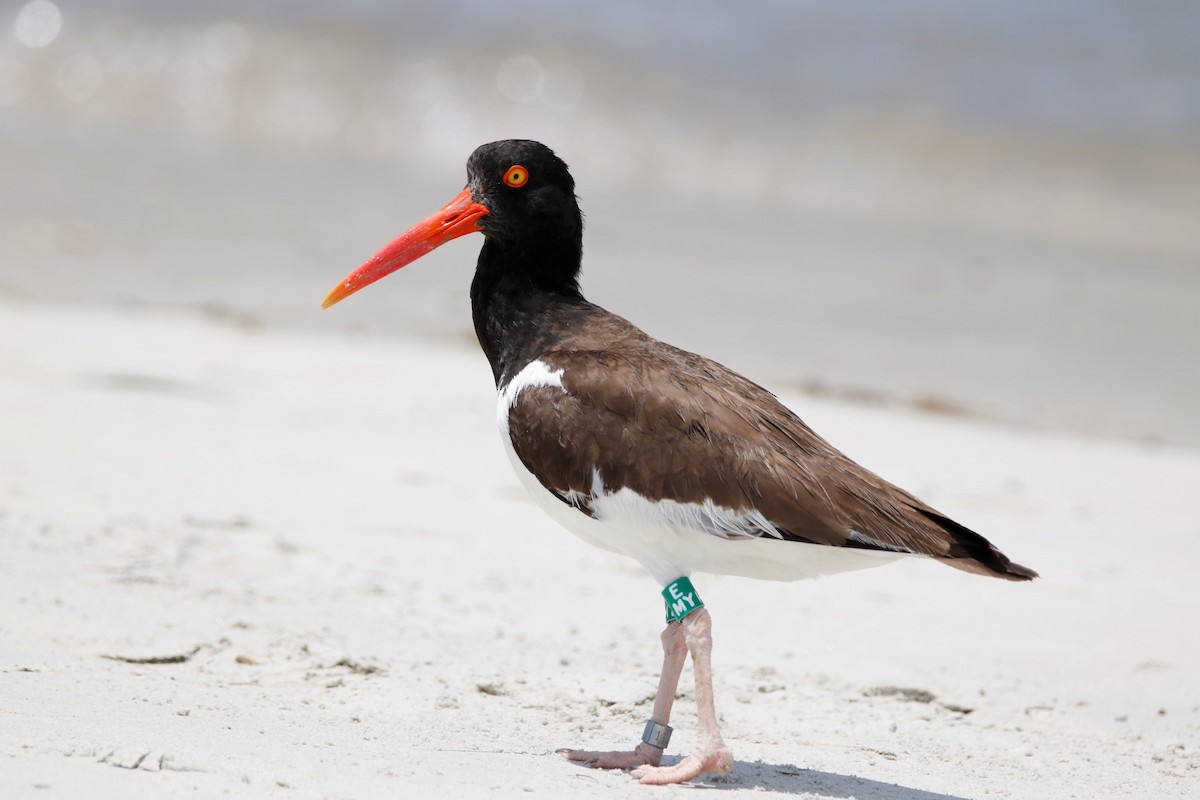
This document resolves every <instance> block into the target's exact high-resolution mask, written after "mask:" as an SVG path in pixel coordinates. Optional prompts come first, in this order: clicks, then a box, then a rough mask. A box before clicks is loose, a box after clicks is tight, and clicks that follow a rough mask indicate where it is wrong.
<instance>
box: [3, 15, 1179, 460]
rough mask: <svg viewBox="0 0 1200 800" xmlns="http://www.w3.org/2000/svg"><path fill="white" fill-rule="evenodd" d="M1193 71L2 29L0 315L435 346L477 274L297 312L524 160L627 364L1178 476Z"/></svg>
mask: <svg viewBox="0 0 1200 800" xmlns="http://www.w3.org/2000/svg"><path fill="white" fill-rule="evenodd" d="M1197 41H1200V4H1196V3H1191V2H1150V3H1140V2H1132V1H1131V0H1130V1H1126V2H1113V1H1111V0H1110V1H1109V2H1062V3H1054V4H1044V3H1034V2H1007V3H1002V2H982V3H970V4H967V3H955V2H948V1H940V2H914V3H903V4H900V3H887V2H882V0H874V1H873V2H860V3H843V2H832V0H828V1H826V2H816V3H806V4H795V3H787V2H762V3H747V4H740V5H737V6H736V7H734V6H731V5H730V4H722V3H715V2H690V3H685V2H673V3H658V4H642V3H634V2H628V0H619V1H618V2H610V3H605V4H587V5H584V4H550V3H534V2H516V3H507V4H501V3H482V2H478V1H474V2H441V3H436V4H410V3H390V2H383V1H382V0H378V1H376V0H354V1H353V2H350V3H338V4H333V3H317V2H285V0H254V1H253V2H243V3H236V4H235V3H221V2H217V3H205V4H194V3H170V2H165V3H164V2H157V3H151V2H148V0H131V1H130V2H121V1H120V0H113V1H112V2H74V3H68V2H60V1H59V0H53V2H52V1H51V0H32V2H26V3H10V4H5V5H0V148H2V149H0V175H2V176H3V184H4V186H5V189H4V191H3V192H2V193H0V298H2V297H10V298H12V299H13V300H14V301H17V302H22V301H30V302H64V303H82V304H101V305H121V306H123V307H137V308H141V307H167V308H186V309H199V310H201V311H202V312H204V313H208V314H210V315H215V316H219V317H222V318H227V319H233V320H240V321H242V322H243V323H245V324H250V325H285V326H291V327H303V328H310V329H318V330H319V329H326V330H329V329H343V328H345V327H355V328H364V329H366V330H370V331H375V332H381V333H386V334H393V333H395V334H402V335H406V336H412V335H430V336H437V337H441V338H447V339H451V340H463V341H465V340H467V339H468V338H469V336H470V321H469V318H468V311H467V303H466V300H465V294H466V284H467V282H468V281H469V275H470V268H471V266H472V264H473V260H474V250H475V244H465V243H456V244H455V245H454V246H453V247H450V248H445V252H439V253H437V254H435V255H434V256H431V257H430V259H428V262H429V263H425V262H422V264H420V265H416V266H414V267H412V268H410V269H409V270H406V271H405V273H404V274H403V275H402V276H396V277H394V278H392V279H391V280H390V281H388V282H387V283H385V284H381V286H380V287H378V288H377V289H375V290H373V291H372V292H369V293H364V294H363V295H362V296H356V298H355V301H354V302H355V306H354V307H353V308H352V309H343V308H342V307H340V306H339V307H338V309H336V311H335V312H327V313H326V314H324V315H321V314H319V313H317V312H316V305H317V303H318V302H319V300H320V297H321V296H323V294H324V292H325V291H326V290H327V289H328V287H329V285H332V283H334V282H335V281H336V280H337V279H338V278H340V277H341V276H342V274H344V273H345V272H347V271H348V270H349V269H350V268H352V267H353V266H355V265H356V264H357V263H358V262H359V261H361V260H362V259H363V258H364V257H366V256H367V255H369V254H370V253H371V252H373V251H374V249H376V248H377V247H378V246H380V245H382V244H383V243H384V242H385V241H386V240H387V238H389V237H390V236H392V235H394V234H395V233H397V232H399V231H400V230H401V229H403V228H404V227H405V226H406V225H407V224H409V223H411V222H412V221H415V220H416V219H419V218H421V217H423V216H424V215H425V214H427V213H428V212H429V211H431V210H432V209H433V208H435V207H437V206H438V205H440V204H441V203H443V202H444V201H445V200H447V199H448V198H449V197H450V196H451V195H452V194H453V193H455V192H456V191H457V189H458V188H460V187H461V182H462V164H463V162H464V160H465V158H466V155H467V154H468V153H469V152H470V151H471V149H472V148H473V147H474V146H475V145H477V144H479V143H481V142H484V141H489V140H491V139H495V138H502V137H508V136H521V137H530V138H538V139H541V140H542V141H545V142H547V143H548V144H550V145H551V146H552V147H554V148H555V149H556V150H557V151H558V152H559V153H560V154H561V155H563V157H564V158H565V159H566V160H567V161H568V162H569V163H570V164H571V165H572V168H573V172H574V173H575V176H576V179H577V181H578V184H579V192H580V195H581V200H582V203H583V206H584V210H585V213H587V214H588V219H589V231H588V234H587V240H586V243H585V245H586V250H587V255H586V256H585V289H587V290H588V292H589V295H590V296H592V297H593V299H595V300H597V301H598V302H601V303H603V304H604V305H606V306H608V307H610V308H611V309H613V310H614V311H617V312H619V313H623V314H625V315H626V316H629V317H630V318H631V319H633V320H634V321H635V322H637V323H638V324H640V325H642V326H643V327H645V328H647V329H648V330H650V331H651V332H652V333H655V334H657V335H660V336H663V337H664V338H667V339H669V340H670V341H672V342H674V343H676V344H679V345H681V346H685V347H689V348H691V349H696V350H699V351H701V352H704V353H705V354H708V355H712V356H714V357H717V358H719V359H720V360H723V361H725V362H726V363H730V364H731V365H733V366H735V367H737V368H739V369H742V370H744V371H748V372H750V373H751V374H752V375H753V376H754V377H756V378H758V379H760V380H762V381H763V382H766V383H771V384H772V385H781V386H792V387H802V388H805V389H808V390H810V391H817V392H827V393H835V394H841V395H845V396H848V397H855V398H859V399H865V400H872V401H878V402H898V403H905V404H912V405H917V406H920V407H924V408H928V409H935V410H936V409H940V410H943V411H957V412H963V413H969V414H976V415H981V416H985V417H989V418H995V419H998V420H1002V421H1007V422H1015V423H1020V424H1027V425H1034V426H1038V427H1044V428H1053V429H1062V430H1068V431H1076V432H1085V433H1096V434H1103V435H1116V436H1122V437H1140V438H1146V439H1151V440H1166V441H1170V442H1176V443H1183V444H1189V445H1197V444H1200V421H1198V417H1197V415H1196V414H1195V409H1196V408H1197V407H1200V224H1198V222H1197V220H1200V47H1197V46H1196V42H1197ZM464 242H466V243H470V242H471V240H470V239H468V240H464ZM385 286H386V287H387V288H386V289H385V288H384V287H385ZM360 298H361V299H360Z"/></svg>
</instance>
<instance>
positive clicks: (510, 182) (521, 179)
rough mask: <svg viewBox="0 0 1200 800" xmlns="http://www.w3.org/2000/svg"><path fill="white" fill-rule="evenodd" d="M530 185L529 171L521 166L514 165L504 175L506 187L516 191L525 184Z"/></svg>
mask: <svg viewBox="0 0 1200 800" xmlns="http://www.w3.org/2000/svg"><path fill="white" fill-rule="evenodd" d="M527 183H529V170H527V169H525V167H523V166H521V165H520V164H513V165H512V166H511V167H509V168H508V169H507V170H506V171H505V173H504V185H505V186H511V187H512V188H514V189H520V188H521V187H522V186H524V185H525V184H527Z"/></svg>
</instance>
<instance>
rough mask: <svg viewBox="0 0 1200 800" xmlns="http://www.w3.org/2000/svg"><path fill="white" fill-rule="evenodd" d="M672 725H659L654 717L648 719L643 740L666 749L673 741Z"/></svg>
mask: <svg viewBox="0 0 1200 800" xmlns="http://www.w3.org/2000/svg"><path fill="white" fill-rule="evenodd" d="M671 730H672V728H671V726H670V725H659V724H658V723H657V722H655V721H654V720H652V719H648V720H646V729H645V730H644V731H642V741H643V742H645V743H646V744H648V745H653V746H654V747H657V748H659V749H660V750H666V749H667V745H668V744H670V743H671Z"/></svg>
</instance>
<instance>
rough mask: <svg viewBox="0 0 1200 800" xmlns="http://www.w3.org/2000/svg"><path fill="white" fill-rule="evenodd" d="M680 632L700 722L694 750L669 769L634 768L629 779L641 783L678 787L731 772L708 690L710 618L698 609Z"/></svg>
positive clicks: (729, 757)
mask: <svg viewBox="0 0 1200 800" xmlns="http://www.w3.org/2000/svg"><path fill="white" fill-rule="evenodd" d="M683 631H684V637H685V640H686V642H687V649H688V652H690V653H691V654H692V668H693V669H694V670H695V672H696V714H697V716H698V717H699V722H700V730H699V734H698V741H697V742H696V749H695V750H693V751H692V753H691V754H690V755H689V756H687V757H686V758H684V759H683V760H682V761H680V762H679V763H678V764H676V765H675V766H673V767H660V766H658V761H657V760H655V761H654V762H653V763H652V764H651V763H647V764H646V765H645V766H641V767H638V768H637V769H635V770H634V771H633V775H634V777H636V778H638V779H639V780H641V782H642V783H651V784H665V783H682V782H683V781H688V780H691V779H692V778H694V777H696V776H697V775H699V774H701V773H703V772H729V770H731V769H732V768H733V752H732V751H731V750H730V749H729V748H728V747H726V746H725V742H724V740H723V739H721V732H720V731H719V730H717V709H716V705H715V704H714V702H713V688H712V617H710V616H709V615H708V609H707V608H703V607H702V608H700V609H699V610H698V611H695V612H693V613H691V614H688V615H687V616H686V617H684V618H683ZM681 663H682V662H681ZM656 707H657V705H656Z"/></svg>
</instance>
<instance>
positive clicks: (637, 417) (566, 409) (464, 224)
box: [324, 140, 1037, 784]
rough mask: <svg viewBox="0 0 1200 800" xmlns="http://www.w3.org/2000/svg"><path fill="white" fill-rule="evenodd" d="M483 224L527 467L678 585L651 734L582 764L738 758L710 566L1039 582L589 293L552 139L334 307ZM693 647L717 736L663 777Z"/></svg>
mask: <svg viewBox="0 0 1200 800" xmlns="http://www.w3.org/2000/svg"><path fill="white" fill-rule="evenodd" d="M475 231H478V232H481V233H482V234H483V236H484V242H483V249H482V250H481V251H480V253H479V260H478V264H477V266H476V268H475V278H474V280H473V281H472V282H471V312H472V316H473V318H474V322H475V332H476V334H477V336H478V337H479V344H480V345H481V346H482V347H483V352H484V354H486V355H487V359H488V361H489V362H490V364H491V366H492V373H493V375H494V376H495V379H496V389H497V392H498V395H499V396H498V404H497V423H498V424H499V427H500V436H501V438H502V440H503V442H504V448H505V450H506V451H507V452H508V456H509V458H510V460H511V461H512V465H513V469H514V470H516V473H517V476H518V477H519V478H520V479H521V482H522V483H523V484H525V487H526V488H527V489H528V490H529V491H530V492H531V493H532V494H533V496H534V497H535V498H536V499H537V500H538V502H539V504H540V505H541V506H542V507H543V508H544V509H545V510H546V511H547V512H548V513H549V514H550V516H552V517H553V518H554V519H556V520H557V521H558V522H560V523H561V524H562V525H563V526H564V527H566V528H568V529H569V530H571V531H573V532H574V533H576V534H578V535H579V536H580V537H582V538H583V539H585V540H586V541H588V542H591V543H592V544H594V545H597V546H598V547H603V548H605V549H607V550H611V551H614V552H617V553H621V554H624V555H627V556H630V557H632V558H634V559H636V560H637V561H638V562H639V563H640V564H641V565H642V566H643V567H645V568H646V570H647V571H648V572H649V573H650V574H651V576H653V577H654V578H655V579H657V580H658V581H659V583H660V584H661V585H662V586H663V598H664V601H665V603H666V611H667V627H666V629H665V630H664V631H663V633H662V645H663V651H664V659H663V669H662V676H661V677H660V679H659V685H658V692H657V694H656V695H655V699H654V709H653V713H652V715H651V717H650V720H649V721H648V722H647V723H646V728H645V731H644V733H643V735H642V741H641V743H640V744H638V745H637V747H636V748H635V749H633V750H631V751H615V752H593V751H580V750H564V751H560V752H563V753H564V754H565V755H566V756H567V757H568V758H569V759H571V760H572V761H578V762H582V763H584V764H587V765H589V766H593V767H601V768H615V769H633V770H634V775H635V776H636V777H638V778H639V779H640V780H641V781H642V782H643V783H659V784H661V783H677V782H680V781H686V780H690V779H691V778H694V777H695V776H697V775H699V774H701V773H705V772H724V771H727V770H729V769H730V768H731V767H732V765H733V755H732V753H731V752H730V750H729V748H728V747H726V745H725V742H724V741H723V740H722V739H721V734H720V732H719V731H718V729H717V717H716V710H715V708H714V704H713V692H712V671H711V651H712V633H711V630H712V622H711V618H710V616H709V613H708V610H707V609H706V608H705V607H704V605H703V603H702V602H701V601H700V599H699V595H698V594H697V592H696V590H695V587H694V586H693V585H692V584H691V581H690V576H691V575H692V574H693V573H696V572H709V573H718V574H727V575H742V576H747V577H751V578H763V579H767V580H784V581H788V580H798V579H800V578H807V577H812V576H816V575H825V574H829V573H834V572H844V571H848V570H855V569H863V568H865V567H874V566H878V565H881V564H886V563H889V562H891V561H894V560H896V559H898V558H902V557H905V556H925V557H928V558H932V559H936V560H937V561H941V562H942V563H944V564H948V565H950V566H952V567H956V568H958V569H961V570H965V571H967V572H974V573H977V574H980V575H991V576H994V577H999V578H1005V579H1007V580H1013V581H1026V580H1030V579H1031V578H1034V577H1037V573H1035V572H1034V571H1033V570H1031V569H1028V568H1026V567H1023V566H1020V565H1019V564H1014V563H1013V562H1011V561H1010V560H1009V559H1008V558H1007V557H1006V556H1005V555H1004V554H1003V553H1001V552H1000V551H999V550H997V549H996V548H995V547H994V546H993V545H992V544H991V543H990V542H988V541H987V540H986V539H984V538H983V537H982V536H980V535H979V534H977V533H975V532H974V531H971V530H969V529H968V528H966V527H964V526H962V525H960V524H958V523H957V522H955V521H953V520H951V519H949V518H948V517H946V516H944V515H943V514H941V513H939V512H938V511H936V510H935V509H933V508H931V507H930V506H928V505H926V504H925V503H922V502H921V501H920V500H918V499H917V498H915V497H913V496H912V495H911V494H909V493H907V492H905V491H904V490H903V489H900V488H898V487H896V486H893V485H892V484H890V483H888V482H887V481H885V480H883V479H882V478H880V477H878V476H877V475H875V474H873V473H871V472H869V471H867V470H866V469H864V468H863V467H860V466H859V465H858V464H856V463H854V462H853V461H851V460H850V459H849V458H847V457H846V456H844V455H842V454H841V453H840V452H838V451H837V450H835V449H834V448H833V447H832V446H831V445H829V444H828V443H827V442H826V441H825V440H824V439H822V438H821V437H820V436H818V435H817V434H816V433H814V432H813V431H812V430H811V429H810V428H809V427H808V426H807V425H805V424H804V423H803V422H802V421H801V420H800V419H799V418H798V417H797V416H796V415H795V414H793V413H792V412H791V411H789V410H788V409H787V408H786V407H785V406H784V405H783V404H782V403H780V402H779V401H778V400H777V399H775V396H774V395H772V394H771V393H770V392H768V391H767V390H765V389H763V388H762V387H760V386H758V385H756V384H754V383H752V382H751V381H749V380H747V379H746V378H743V377H742V376H741V375H739V374H737V373H736V372H733V371H731V370H729V369H726V368H725V367H723V366H721V365H720V364H717V363H715V362H713V361H709V360H708V359H706V358H703V357H701V356H698V355H695V354H693V353H689V352H686V351H684V350H680V349H678V348H675V347H672V346H670V345H668V344H664V343H663V342H660V341H658V340H656V339H653V338H651V337H650V336H648V335H646V334H645V333H643V332H642V331H641V330H639V329H638V328H636V327H634V326H633V325H632V324H630V323H629V322H627V321H626V320H624V319H622V318H621V317H618V316H616V315H615V314H610V313H609V312H607V311H605V310H604V309H602V308H600V307H598V306H595V305H593V304H591V303H589V302H588V301H587V300H585V299H584V297H583V294H582V293H581V292H580V289H579V271H580V260H581V257H582V238H583V217H582V215H581V213H580V211H579V205H578V203H577V201H576V198H575V181H574V180H573V179H572V178H571V175H570V173H569V172H568V171H567V165H566V164H564V163H563V162H562V160H561V159H559V158H558V157H557V156H556V155H555V154H554V153H553V152H552V151H551V150H550V149H549V148H548V147H546V146H545V145H543V144H540V143H538V142H533V141H524V140H507V141H500V142H493V143H491V144H485V145H483V146H482V147H479V148H478V149H477V150H476V151H475V152H474V153H472V154H471V157H470V159H468V161H467V185H466V188H465V189H463V190H462V192H461V193H460V194H459V195H458V196H457V197H455V198H454V199H453V200H451V201H450V202H449V203H448V204H447V205H446V206H445V207H443V208H442V209H441V210H440V211H438V212H437V213H436V214H434V215H433V216H431V217H429V218H428V219H426V220H425V221H423V222H421V223H419V224H417V225H416V226H415V227H413V228H412V229H411V230H409V231H408V232H406V233H404V234H402V235H401V236H399V237H398V238H397V239H395V240H394V241H393V242H391V243H390V244H388V245H387V246H386V247H384V248H383V249H382V250H380V251H379V252H378V253H376V254H375V255H374V256H372V257H371V259H370V260H369V261H367V262H366V263H365V264H363V265H362V266H361V267H359V268H358V269H357V270H355V271H354V272H352V273H351V274H350V275H348V276H347V277H346V278H345V279H344V280H343V281H342V282H341V283H339V284H338V285H337V287H336V288H335V289H334V290H333V291H332V292H330V293H329V296H328V297H326V298H325V302H324V306H325V307H326V308H327V307H329V306H331V305H333V304H334V303H336V302H338V301H339V300H342V299H344V298H345V297H347V296H348V295H350V294H353V293H354V292H357V291H358V290H359V289H362V288H363V287H364V286H367V285H368V284H370V283H372V282H374V281H376V280H379V279H380V278H382V277H384V276H385V275H387V274H389V273H391V272H394V271H395V270H398V269H400V268H401V267H403V266H404V265H406V264H409V263H411V262H412V261H414V260H416V259H417V258H420V257H421V256H422V255H424V254H426V253H428V252H429V251H431V250H433V249H434V248H436V247H439V246H441V245H443V244H445V243H446V242H448V241H450V240H451V239H455V238H457V237H459V236H463V235H464V234H468V233H473V232H475ZM689 654H690V655H691V657H692V663H693V667H694V669H695V677H696V704H697V711H698V719H699V725H700V730H699V731H698V737H697V738H698V742H697V745H696V749H695V750H694V752H692V753H691V754H690V755H688V756H686V757H685V758H683V759H682V760H681V761H680V762H678V763H677V764H675V765H673V766H669V767H663V766H659V764H660V760H661V758H662V754H663V748H664V747H666V745H667V742H668V740H669V738H670V733H671V728H670V727H669V726H668V722H669V719H670V714H671V705H672V702H673V700H674V698H675V690H676V686H677V684H678V681H679V675H680V672H681V671H682V669H683V664H684V660H685V659H686V657H687V656H688V655H689Z"/></svg>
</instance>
